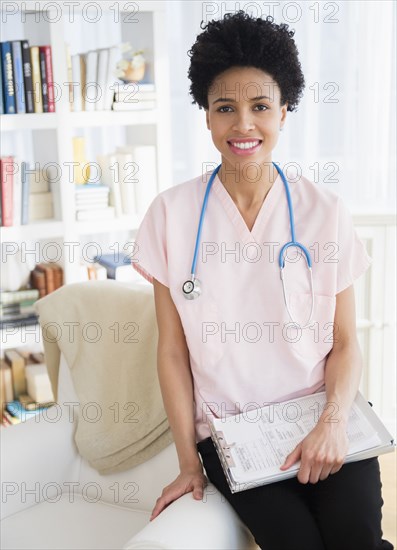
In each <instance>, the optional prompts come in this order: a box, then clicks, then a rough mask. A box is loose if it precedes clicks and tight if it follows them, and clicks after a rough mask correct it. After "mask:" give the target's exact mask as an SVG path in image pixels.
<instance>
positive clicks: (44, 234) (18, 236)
mask: <svg viewBox="0 0 397 550" xmlns="http://www.w3.org/2000/svg"><path fill="white" fill-rule="evenodd" d="M63 235H64V223H63V222H62V221H57V220H55V221H53V220H40V221H37V222H32V223H29V224H27V225H15V226H11V227H2V228H1V240H2V242H12V241H14V242H20V241H26V240H39V239H46V238H48V237H53V238H59V237H62V236H63Z"/></svg>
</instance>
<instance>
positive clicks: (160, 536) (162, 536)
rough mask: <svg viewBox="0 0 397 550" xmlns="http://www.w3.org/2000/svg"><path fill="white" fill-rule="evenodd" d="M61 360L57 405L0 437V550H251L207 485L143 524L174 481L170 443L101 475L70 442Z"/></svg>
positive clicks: (68, 381)
mask: <svg viewBox="0 0 397 550" xmlns="http://www.w3.org/2000/svg"><path fill="white" fill-rule="evenodd" d="M77 401H78V399H77V396H76V393H75V390H74V386H73V382H72V378H71V375H70V369H69V367H68V365H67V364H66V360H65V358H64V356H63V355H61V362H60V370H59V383H58V400H57V402H58V403H59V405H57V406H54V407H50V408H49V409H48V410H47V411H46V412H44V413H41V414H40V415H38V416H37V417H35V418H31V419H29V420H27V421H26V422H23V423H21V424H18V425H15V426H12V427H8V428H2V429H1V454H2V456H1V470H2V471H1V476H2V506H1V548H3V549H4V550H6V549H25V548H26V549H27V548H29V549H46V548H51V549H65V550H66V549H68V550H70V549H96V550H99V549H101V548H103V549H105V548H106V549H126V550H127V549H131V550H132V549H149V548H150V549H151V548H153V549H168V550H176V549H181V550H182V549H183V550H189V549H192V550H193V549H200V550H203V549H219V550H226V549H236V550H237V549H238V550H243V549H244V550H251V549H252V550H253V549H257V548H258V546H257V545H256V544H255V541H254V539H253V537H252V535H251V533H250V532H249V531H248V530H247V528H246V527H245V526H244V525H243V523H242V522H241V521H240V519H239V518H238V516H237V515H236V513H235V512H234V510H233V509H232V507H231V506H230V504H229V503H228V502H227V501H226V500H225V499H224V497H223V496H222V495H221V494H220V493H219V492H218V491H217V489H216V488H215V487H214V486H213V485H212V484H211V483H209V484H208V486H207V487H206V488H205V490H204V495H203V499H202V500H195V499H194V498H193V495H192V493H188V494H185V495H184V496H183V497H181V498H180V499H178V500H176V501H174V502H173V503H171V504H170V505H169V506H168V507H167V508H166V509H165V510H164V511H163V512H162V513H161V514H160V515H159V516H157V517H156V518H155V519H154V520H153V521H152V522H149V517H150V512H151V510H152V509H153V506H154V504H155V501H156V499H157V498H158V496H159V495H160V494H161V491H162V489H163V487H164V486H165V485H167V484H169V483H170V482H171V481H172V480H173V479H174V478H175V477H176V476H177V475H178V472H179V470H178V460H177V453H176V448H175V445H174V443H172V444H171V445H169V446H168V447H166V448H165V449H163V451H161V452H160V453H158V454H157V455H155V456H154V457H152V458H151V459H150V460H147V461H146V462H144V463H142V464H140V465H138V466H136V467H134V468H132V469H130V470H128V471H125V472H121V473H116V474H110V475H100V474H99V473H98V472H97V471H96V470H95V469H93V468H92V467H91V466H90V465H89V464H88V462H87V461H86V460H85V459H84V458H83V457H81V456H80V455H79V453H78V450H77V447H76V445H75V442H74V429H75V424H74V416H73V415H71V414H70V413H71V408H70V406H68V405H67V404H68V403H71V402H77Z"/></svg>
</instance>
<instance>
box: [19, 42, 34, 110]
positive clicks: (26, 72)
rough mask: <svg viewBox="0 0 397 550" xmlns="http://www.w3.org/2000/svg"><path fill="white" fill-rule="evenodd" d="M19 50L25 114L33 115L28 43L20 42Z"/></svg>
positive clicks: (30, 63)
mask: <svg viewBox="0 0 397 550" xmlns="http://www.w3.org/2000/svg"><path fill="white" fill-rule="evenodd" d="M21 48H22V66H23V80H24V87H25V105H26V112H27V113H34V98H33V78H32V62H31V59H30V48H29V41H28V40H22V41H21Z"/></svg>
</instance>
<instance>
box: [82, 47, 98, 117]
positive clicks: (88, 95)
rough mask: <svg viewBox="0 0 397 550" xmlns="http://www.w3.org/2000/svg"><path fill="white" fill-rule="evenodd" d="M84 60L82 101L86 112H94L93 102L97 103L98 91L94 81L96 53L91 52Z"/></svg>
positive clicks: (96, 62) (96, 61)
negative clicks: (84, 72)
mask: <svg viewBox="0 0 397 550" xmlns="http://www.w3.org/2000/svg"><path fill="white" fill-rule="evenodd" d="M85 60H86V82H85V89H84V101H85V110H86V111H95V102H96V101H98V96H99V94H100V90H99V88H98V83H97V81H96V75H97V65H98V52H97V51H96V50H92V51H90V52H88V53H87V54H86V56H85Z"/></svg>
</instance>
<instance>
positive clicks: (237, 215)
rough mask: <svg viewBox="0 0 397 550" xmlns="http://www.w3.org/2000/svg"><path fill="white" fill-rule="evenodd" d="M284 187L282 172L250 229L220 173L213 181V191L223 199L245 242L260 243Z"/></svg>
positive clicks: (223, 203)
mask: <svg viewBox="0 0 397 550" xmlns="http://www.w3.org/2000/svg"><path fill="white" fill-rule="evenodd" d="M283 187H284V184H283V181H282V179H281V176H280V174H277V178H276V179H275V181H274V183H273V185H272V186H271V188H270V189H269V192H268V194H267V196H266V198H265V200H264V201H263V203H262V206H261V207H260V210H259V212H258V215H257V217H256V219H255V222H254V225H253V227H252V229H251V231H250V230H249V229H248V226H247V224H246V223H245V220H244V218H243V216H242V215H241V212H240V210H239V209H238V207H237V205H236V203H235V202H234V200H233V199H232V197H231V196H230V195H229V193H228V191H227V190H226V188H225V187H224V185H223V183H222V182H221V180H220V179H219V177H218V174H216V176H215V178H214V181H213V183H212V189H213V191H214V192H215V194H216V195H217V197H218V198H219V200H220V201H221V203H222V206H223V208H224V209H225V211H226V214H227V215H228V216H229V218H230V220H231V222H232V223H233V225H234V227H235V228H236V230H237V232H238V234H239V236H240V238H241V240H242V241H243V243H244V244H245V243H249V242H256V243H258V241H259V240H260V239H261V230H262V228H263V226H264V224H265V222H266V221H267V220H268V219H269V217H270V214H271V212H272V211H273V209H274V207H275V205H276V203H277V201H278V199H279V197H280V194H281V191H282V190H283Z"/></svg>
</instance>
